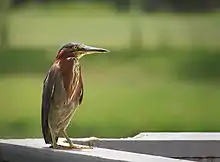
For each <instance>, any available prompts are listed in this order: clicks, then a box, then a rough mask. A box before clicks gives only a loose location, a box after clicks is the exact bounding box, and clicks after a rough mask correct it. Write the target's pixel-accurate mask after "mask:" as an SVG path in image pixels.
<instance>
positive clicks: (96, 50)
mask: <svg viewBox="0 0 220 162" xmlns="http://www.w3.org/2000/svg"><path fill="white" fill-rule="evenodd" d="M83 51H84V54H92V53H106V52H109V50H107V49H104V48H97V47H92V46H86V45H85V46H84V47H83Z"/></svg>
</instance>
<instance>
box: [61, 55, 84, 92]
mask: <svg viewBox="0 0 220 162" xmlns="http://www.w3.org/2000/svg"><path fill="white" fill-rule="evenodd" d="M58 64H59V67H60V72H61V74H62V77H63V83H64V87H65V89H66V91H67V92H68V91H70V90H73V88H74V87H72V86H73V84H74V83H75V82H78V81H79V78H80V77H81V67H80V64H79V59H78V58H75V57H71V58H66V59H62V60H58Z"/></svg>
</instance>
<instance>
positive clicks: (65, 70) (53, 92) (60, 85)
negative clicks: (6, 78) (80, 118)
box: [41, 42, 108, 149]
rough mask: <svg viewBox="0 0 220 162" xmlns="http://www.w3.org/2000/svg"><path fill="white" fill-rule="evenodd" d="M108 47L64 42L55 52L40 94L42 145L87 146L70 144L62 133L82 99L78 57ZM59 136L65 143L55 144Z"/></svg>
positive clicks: (64, 132)
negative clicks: (43, 141) (65, 144)
mask: <svg viewBox="0 0 220 162" xmlns="http://www.w3.org/2000/svg"><path fill="white" fill-rule="evenodd" d="M105 52H108V50H106V49H103V48H97V47H91V46H87V45H84V44H81V43H73V42H70V43H67V44H65V45H63V46H62V47H61V49H60V50H59V51H58V54H57V56H56V59H55V61H54V62H53V64H52V66H51V68H50V70H49V72H48V73H47V75H46V77H45V79H44V84H43V93H42V105H41V108H42V110H41V124H42V133H43V137H44V140H45V143H46V144H51V147H52V148H55V149H56V148H68V149H72V148H73V149H78V148H80V149H81V148H87V147H88V146H79V145H76V144H73V142H72V141H71V140H70V138H69V137H68V135H67V133H66V128H67V127H68V125H69V123H70V120H71V118H72V116H73V114H74V112H75V111H76V109H77V107H78V106H79V105H81V103H82V100H83V80H82V74H81V66H80V62H79V59H80V58H81V57H82V56H84V55H87V54H92V53H105ZM61 135H62V136H63V137H65V138H66V139H67V142H68V143H69V146H61V145H58V144H57V141H58V138H59V137H60V136H61Z"/></svg>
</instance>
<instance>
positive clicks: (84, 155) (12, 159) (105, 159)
mask: <svg viewBox="0 0 220 162" xmlns="http://www.w3.org/2000/svg"><path fill="white" fill-rule="evenodd" d="M0 156H1V158H0V159H1V160H2V161H3V162H17V161H19V162H20V161H22V162H35V161H36V162H40V161H46V162H52V161H53V162H58V161H59V162H60V161H62V162H70V161H71V162H73V161H74V162H86V161H89V162H113V161H116V162H117V161H127V162H178V161H183V162H187V161H186V160H177V159H171V158H164V157H160V156H152V155H145V154H138V153H132V152H125V151H118V150H111V149H103V148H94V149H88V150H87V149H86V150H77V151H76V150H53V149H50V148H48V146H47V145H45V144H44V141H43V139H10V140H0Z"/></svg>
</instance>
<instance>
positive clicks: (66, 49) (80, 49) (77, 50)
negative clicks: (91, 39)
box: [57, 42, 109, 59]
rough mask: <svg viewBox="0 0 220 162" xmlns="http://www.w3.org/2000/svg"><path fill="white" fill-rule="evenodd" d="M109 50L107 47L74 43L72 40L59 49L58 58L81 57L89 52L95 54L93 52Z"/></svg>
mask: <svg viewBox="0 0 220 162" xmlns="http://www.w3.org/2000/svg"><path fill="white" fill-rule="evenodd" d="M106 52H109V51H108V50H106V49H103V48H97V47H92V46H87V45H85V44H82V43H74V42H70V43H67V44H64V45H63V46H62V47H61V48H60V50H59V51H58V55H57V59H62V58H63V59H65V58H71V57H75V58H78V59H79V58H81V57H82V56H84V55H87V54H93V53H106Z"/></svg>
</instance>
